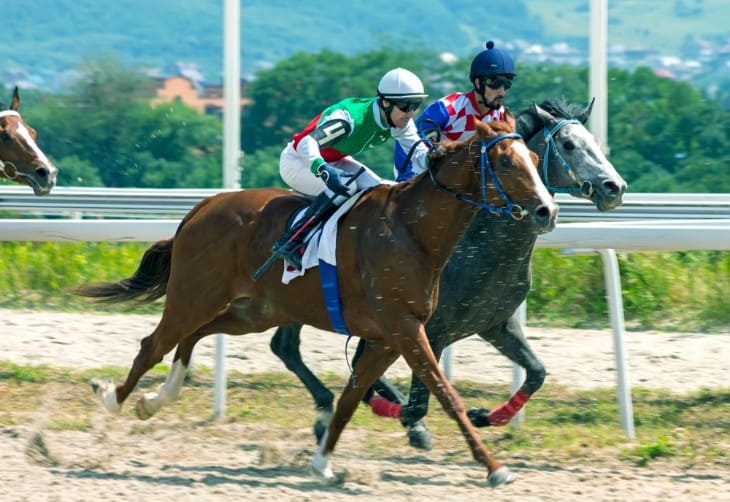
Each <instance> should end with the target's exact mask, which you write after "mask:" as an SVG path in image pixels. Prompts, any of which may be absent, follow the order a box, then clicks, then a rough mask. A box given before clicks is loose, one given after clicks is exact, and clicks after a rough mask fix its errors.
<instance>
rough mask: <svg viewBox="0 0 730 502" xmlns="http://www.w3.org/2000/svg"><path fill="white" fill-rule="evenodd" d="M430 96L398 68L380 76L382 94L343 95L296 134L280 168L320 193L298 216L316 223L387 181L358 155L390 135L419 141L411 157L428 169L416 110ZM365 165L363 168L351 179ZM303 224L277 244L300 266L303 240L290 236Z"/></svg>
mask: <svg viewBox="0 0 730 502" xmlns="http://www.w3.org/2000/svg"><path fill="white" fill-rule="evenodd" d="M425 97H426V94H425V93H424V88H423V84H422V83H421V80H420V79H419V78H418V77H417V76H416V75H415V74H413V73H411V72H410V71H408V70H406V69H403V68H396V69H393V70H391V71H389V72H388V73H386V74H385V75H384V76H383V77H382V78H381V79H380V82H379V84H378V95H377V97H372V98H346V99H343V100H341V101H339V102H337V103H335V104H334V105H332V106H330V107H328V108H327V109H325V110H324V111H323V112H322V113H320V114H319V115H317V116H316V117H314V118H313V119H312V120H311V121H310V122H309V124H307V126H306V127H305V128H304V129H303V130H302V131H301V132H299V133H297V134H295V135H294V137H293V140H292V141H291V142H290V143H289V144H288V145H287V146H286V148H285V149H284V151H283V152H282V154H281V158H280V161H279V172H280V174H281V177H282V179H283V180H284V181H285V182H286V183H287V184H288V185H289V186H291V187H292V188H293V189H294V190H296V191H298V192H301V193H303V194H306V195H310V196H317V197H316V198H315V200H314V201H313V202H312V203H311V204H310V206H309V208H308V211H307V213H305V215H304V216H303V217H301V218H300V219H299V220H298V221H299V222H302V223H304V222H307V221H309V220H311V218H312V217H313V216H314V217H315V220H314V221H310V226H313V225H314V223H316V221H317V220H318V219H319V218H320V217H321V216H323V215H324V214H326V213H327V212H329V211H330V210H331V209H332V208H333V207H335V206H338V205H340V204H342V203H343V202H344V201H345V200H347V199H348V198H349V197H350V196H351V195H352V194H354V193H356V192H358V191H361V190H364V189H366V188H370V187H373V186H375V185H378V184H381V183H384V182H385V181H384V180H383V179H382V178H380V176H378V175H377V174H375V172H373V171H372V170H371V169H370V168H368V167H367V166H364V165H363V164H362V163H361V162H358V161H357V160H355V159H354V158H353V155H356V154H358V153H360V152H362V151H363V150H365V149H367V148H373V147H376V146H378V145H381V144H384V143H385V142H386V141H388V139H390V138H391V137H392V138H394V139H395V140H396V141H397V142H398V143H399V144H400V145H403V147H404V148H408V149H410V148H411V147H412V146H413V145H414V144H415V145H416V148H415V149H414V152H413V155H412V162H413V163H415V164H416V165H418V166H421V168H422V169H425V168H426V162H427V153H428V149H427V147H426V146H425V145H423V143H421V142H420V140H421V138H420V136H419V134H418V131H417V129H416V126H415V124H414V122H413V116H414V113H415V111H416V110H417V109H418V107H419V106H420V104H421V102H422V101H423V98H425ZM361 168H363V169H364V172H362V173H361V174H360V175H359V176H358V177H357V178H356V179H352V180H349V178H351V177H352V176H353V174H354V173H356V172H357V171H359V170H360V169H361ZM348 181H350V182H349V183H348ZM298 230H299V227H298V226H297V224H295V225H293V226H292V227H291V228H288V229H287V233H286V234H285V235H284V236H283V237H282V238H281V239H279V241H277V243H276V244H275V245H274V251H278V252H279V253H280V254H282V255H283V256H284V257H285V258H287V259H288V260H289V262H290V263H292V264H293V265H294V266H296V267H297V268H299V267H301V262H300V260H299V256H298V255H297V253H296V252H297V251H298V249H299V248H300V246H301V243H302V240H301V239H299V238H296V239H294V240H293V241H291V237H292V236H294V235H295V234H296V235H297V236H298V234H297V231H298ZM302 238H303V236H302ZM290 241H291V242H290Z"/></svg>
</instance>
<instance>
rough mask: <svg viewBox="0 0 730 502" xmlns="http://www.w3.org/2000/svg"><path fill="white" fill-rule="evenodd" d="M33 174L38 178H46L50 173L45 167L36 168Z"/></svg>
mask: <svg viewBox="0 0 730 502" xmlns="http://www.w3.org/2000/svg"><path fill="white" fill-rule="evenodd" d="M35 173H36V176H38V177H40V178H48V176H49V174H50V171H49V169H48V168H47V167H36V169H35Z"/></svg>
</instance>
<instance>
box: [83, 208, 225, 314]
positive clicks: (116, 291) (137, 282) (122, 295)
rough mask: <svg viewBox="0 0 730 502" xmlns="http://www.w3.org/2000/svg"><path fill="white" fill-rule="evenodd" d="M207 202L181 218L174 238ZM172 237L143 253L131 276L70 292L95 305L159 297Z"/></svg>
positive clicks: (167, 276)
mask: <svg viewBox="0 0 730 502" xmlns="http://www.w3.org/2000/svg"><path fill="white" fill-rule="evenodd" d="M211 199H212V197H208V198H206V199H203V200H202V201H200V202H199V203H198V204H196V205H195V207H193V208H192V209H191V210H190V212H189V213H188V214H186V215H185V217H184V218H183V219H182V221H181V222H180V224H179V225H178V227H177V230H176V231H175V237H177V236H178V234H179V233H180V230H182V227H183V225H185V223H186V222H188V221H189V220H190V219H191V218H192V217H193V216H194V215H196V214H197V213H198V211H200V210H201V209H202V208H203V207H205V206H207V205H208V203H209V202H210V200H211ZM175 237H172V238H171V239H167V240H163V241H158V242H156V243H155V244H153V245H152V247H150V248H149V249H148V250H147V251H145V253H144V255H143V256H142V260H141V261H140V262H139V266H138V267H137V270H136V271H135V272H134V274H132V277H129V278H127V279H122V280H121V281H117V282H91V283H88V284H82V285H80V286H76V287H75V288H72V290H71V292H72V293H74V294H76V295H79V296H86V297H89V298H94V299H96V301H98V302H99V303H119V302H126V301H130V300H134V299H138V300H137V301H138V303H140V304H142V303H152V302H153V301H155V300H157V299H158V298H162V297H163V296H165V294H166V293H167V281H168V280H169V279H170V262H171V258H172V243H173V241H174V240H175Z"/></svg>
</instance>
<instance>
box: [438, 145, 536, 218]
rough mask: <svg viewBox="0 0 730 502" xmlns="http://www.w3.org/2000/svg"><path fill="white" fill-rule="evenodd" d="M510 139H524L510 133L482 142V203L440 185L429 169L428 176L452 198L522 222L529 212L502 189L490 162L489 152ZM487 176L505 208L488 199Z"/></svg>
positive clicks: (480, 156) (480, 157) (480, 158)
mask: <svg viewBox="0 0 730 502" xmlns="http://www.w3.org/2000/svg"><path fill="white" fill-rule="evenodd" d="M508 138H514V139H522V135H521V134H518V133H516V132H513V133H509V134H502V135H500V136H497V137H496V138H493V139H492V140H490V141H488V142H487V141H484V140H482V146H481V151H480V155H479V160H480V162H479V163H480V170H479V171H480V175H481V184H482V201H481V202H480V201H475V200H472V199H468V198H466V197H464V196H463V195H461V194H458V193H456V192H454V191H453V190H450V189H448V188H446V187H445V186H443V185H442V184H440V183H439V182H438V181H436V178H434V176H433V171H432V170H431V169H430V168H429V170H428V174H429V175H430V176H431V182H432V183H433V184H434V185H435V186H436V187H437V188H438V189H440V190H442V191H444V192H446V193H448V194H449V195H451V196H452V197H455V198H457V199H459V200H460V201H462V202H466V203H467V204H471V205H472V206H476V207H479V208H482V209H486V210H487V211H489V212H490V213H493V214H504V215H510V216H512V218H514V219H515V220H521V219H523V218H524V217H525V216H526V215H527V211H525V210H524V209H522V207H521V206H520V205H519V204H514V203H513V202H512V200H511V199H510V198H509V195H507V192H505V191H504V188H502V183H500V182H499V178H497V174H496V173H495V172H494V167H492V163H491V162H489V155H488V152H489V150H490V149H491V148H492V147H493V146H494V145H496V144H497V143H499V142H500V141H502V140H504V139H508ZM487 174H489V176H490V177H491V178H492V180H493V181H494V186H495V187H496V188H497V192H499V196H500V197H501V198H502V200H503V201H504V203H505V206H504V207H497V206H493V205H491V204H490V203H489V201H488V199H487Z"/></svg>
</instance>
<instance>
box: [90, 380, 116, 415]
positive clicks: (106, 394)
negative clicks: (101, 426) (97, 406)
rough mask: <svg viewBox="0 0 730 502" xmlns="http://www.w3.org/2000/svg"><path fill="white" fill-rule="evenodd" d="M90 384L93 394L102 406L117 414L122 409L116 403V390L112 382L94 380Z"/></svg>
mask: <svg viewBox="0 0 730 502" xmlns="http://www.w3.org/2000/svg"><path fill="white" fill-rule="evenodd" d="M90 383H91V388H92V389H93V390H94V394H96V395H97V396H98V397H99V399H101V404H102V406H104V408H106V409H107V410H108V411H110V412H112V413H119V411H120V410H121V409H122V407H121V406H120V405H119V403H117V388H116V386H115V385H114V382H112V381H110V380H97V379H96V378H94V379H92V380H91V382H90Z"/></svg>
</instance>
